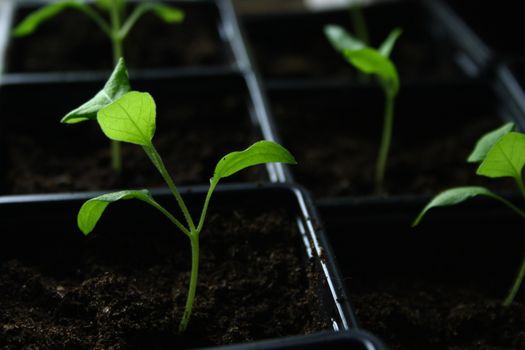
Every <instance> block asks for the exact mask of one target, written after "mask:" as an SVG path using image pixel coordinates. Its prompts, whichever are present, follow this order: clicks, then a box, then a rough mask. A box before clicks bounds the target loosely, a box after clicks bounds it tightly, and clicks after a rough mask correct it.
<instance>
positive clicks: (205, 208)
mask: <svg viewBox="0 0 525 350" xmlns="http://www.w3.org/2000/svg"><path fill="white" fill-rule="evenodd" d="M217 183H218V181H216V180H215V178H213V179H212V180H211V182H210V188H209V189H208V193H207V194H206V200H205V201H204V206H203V208H202V212H201V217H200V219H199V224H198V226H197V232H199V233H200V232H201V231H202V227H203V226H204V219H205V218H206V213H207V212H208V206H209V204H210V199H211V195H212V194H213V192H214V191H215V187H217Z"/></svg>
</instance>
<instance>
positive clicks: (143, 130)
mask: <svg viewBox="0 0 525 350" xmlns="http://www.w3.org/2000/svg"><path fill="white" fill-rule="evenodd" d="M124 72H125V68H124V63H123V62H122V61H121V62H120V63H119V65H118V67H117V69H116V71H115V72H114V73H113V74H112V78H110V80H109V81H108V83H107V84H106V87H105V88H104V89H107V87H108V86H109V87H111V89H109V92H110V93H112V95H111V96H112V97H114V98H115V100H114V101H113V102H112V103H109V104H105V105H104V106H102V107H101V108H98V107H99V105H96V102H93V101H97V96H98V95H97V96H95V98H94V99H92V100H91V101H89V102H88V103H87V104H85V105H84V106H82V107H80V108H79V109H77V110H76V112H72V113H70V114H68V115H67V116H65V117H64V118H63V119H62V122H63V123H78V122H81V121H85V120H96V121H97V122H98V124H99V125H100V128H101V129H102V132H103V133H104V134H105V135H106V136H107V137H108V138H109V139H111V140H115V141H121V142H128V143H132V144H136V145H139V146H142V148H143V149H144V152H146V154H147V155H148V157H149V158H150V160H151V162H152V163H153V165H154V166H155V168H157V170H158V171H159V173H160V174H161V176H162V178H163V179H164V180H165V182H166V184H167V185H168V187H169V188H170V190H171V192H172V194H173V196H174V197H175V200H176V202H177V204H178V206H179V208H180V210H181V211H182V213H183V216H184V220H185V224H183V223H182V222H181V221H179V220H178V219H177V218H176V217H175V216H174V215H173V214H171V213H170V212H169V211H168V210H166V209H164V208H163V207H162V206H161V205H160V204H159V203H157V202H156V201H155V200H154V199H153V197H152V196H151V194H150V193H149V192H148V191H147V190H127V191H119V192H114V193H108V194H104V195H102V196H98V197H96V198H93V199H90V200H88V201H87V202H85V203H84V204H83V205H82V207H81V208H80V211H79V213H78V217H77V223H78V227H79V228H80V230H81V231H82V232H83V233H84V234H85V235H88V234H89V233H90V232H92V231H93V229H94V228H95V226H96V224H97V222H98V220H99V219H100V217H101V216H102V214H103V213H104V211H105V210H106V208H107V206H108V205H109V204H110V203H113V202H116V201H119V200H126V199H138V200H141V201H143V202H146V203H148V204H150V205H151V206H153V207H154V208H156V209H157V210H159V211H160V212H161V213H162V214H164V215H165V216H166V217H167V218H168V219H169V220H170V221H171V222H172V223H173V224H174V225H175V226H176V227H177V228H178V229H179V230H180V231H181V232H182V233H183V234H185V235H186V236H187V237H188V238H189V240H190V243H191V254H192V264H191V275H190V284H189V289H188V296H187V300H186V306H185V309H184V314H183V316H182V319H181V322H180V325H179V330H180V331H181V332H182V331H184V330H186V328H187V326H188V322H189V319H190V316H191V312H192V308H193V304H194V301H195V293H196V289H197V278H198V273H199V237H200V233H201V232H202V229H203V227H204V221H205V219H206V213H207V211H208V206H209V204H210V199H211V196H212V194H213V192H214V190H215V188H216V187H217V185H218V183H219V181H220V180H221V179H223V178H226V177H229V176H231V175H233V174H235V173H237V172H239V171H241V170H243V169H245V168H248V167H251V166H254V165H258V164H264V163H271V162H281V163H289V164H295V163H296V162H295V159H294V157H293V156H292V155H291V154H290V153H289V152H288V151H287V150H286V149H284V148H283V147H282V146H280V145H278V144H276V143H273V142H270V141H259V142H256V143H255V144H253V145H252V146H250V147H249V148H247V149H245V150H244V151H241V152H233V153H229V154H228V155H226V156H224V157H223V158H222V159H221V160H220V161H219V162H218V163H217V165H216V167H215V172H214V174H213V177H212V178H211V180H210V187H209V189H208V193H207V195H206V199H205V201H204V205H203V208H202V211H201V214H200V218H199V221H198V222H197V224H195V221H193V218H192V216H191V214H190V212H189V210H188V208H187V206H186V203H185V202H184V199H183V198H182V196H181V195H180V192H179V191H178V189H177V187H176V186H175V184H174V182H173V179H172V178H171V176H170V175H169V173H168V171H167V170H166V167H165V166H164V162H163V160H162V158H161V157H160V155H159V153H158V152H157V150H156V149H155V146H153V141H152V140H153V136H154V134H155V129H156V123H155V119H156V105H155V101H154V100H153V98H152V97H151V95H149V94H147V93H142V92H136V91H130V92H127V93H124V94H122V95H121V96H119V97H117V96H118V95H120V93H121V92H123V91H126V90H127V89H129V86H128V85H126V84H125V82H126V81H125V80H123V79H119V78H118V77H119V76H121V75H122V74H123V73H124ZM120 83H123V85H122V86H121V85H120ZM103 91H104V90H103ZM94 106H96V107H94ZM96 109H98V110H97V111H96V112H94V111H95V110H96Z"/></svg>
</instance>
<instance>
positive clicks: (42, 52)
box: [7, 4, 229, 72]
mask: <svg viewBox="0 0 525 350" xmlns="http://www.w3.org/2000/svg"><path fill="white" fill-rule="evenodd" d="M182 8H183V9H185V10H186V18H185V21H184V22H183V23H180V24H167V23H164V22H163V21H162V20H161V19H159V18H158V17H156V15H154V14H152V13H149V14H146V15H144V17H143V18H141V19H140V20H139V21H138V22H137V25H136V26H135V28H134V29H133V30H132V31H131V32H130V34H129V37H128V38H127V40H126V42H125V47H124V55H125V57H126V62H127V64H128V67H129V68H131V69H140V68H165V67H180V66H203V65H218V64H228V63H229V57H228V51H227V50H228V49H227V47H226V44H225V43H224V42H223V41H222V39H221V38H220V36H219V33H218V25H219V23H218V21H219V18H218V13H217V12H218V11H217V9H216V8H215V7H213V6H210V5H203V4H201V5H199V4H191V5H187V6H183V7H182ZM28 13H30V11H28V10H20V11H19V13H18V14H17V16H16V18H15V23H19V21H20V20H21V19H23V18H24V16H25V15H27V14H28ZM112 55H113V54H112V49H111V44H110V41H109V39H108V38H106V37H105V36H104V34H103V33H102V32H101V30H100V29H99V28H98V26H97V25H96V24H95V23H94V22H93V21H92V20H91V19H90V18H88V17H87V16H86V15H84V14H82V13H79V12H78V11H74V10H67V11H65V12H64V13H62V14H59V15H58V16H57V17H56V18H53V19H51V20H49V21H47V22H46V23H44V24H43V25H42V26H41V27H40V28H39V29H38V30H37V31H36V32H35V33H34V34H33V35H31V36H29V37H24V38H13V39H12V40H11V44H10V46H9V48H8V58H7V71H9V72H38V71H75V70H76V71H82V70H92V69H97V70H99V69H100V70H111V68H112V67H113V63H112V57H113V56H112Z"/></svg>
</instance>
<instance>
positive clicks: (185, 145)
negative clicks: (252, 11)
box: [2, 96, 265, 194]
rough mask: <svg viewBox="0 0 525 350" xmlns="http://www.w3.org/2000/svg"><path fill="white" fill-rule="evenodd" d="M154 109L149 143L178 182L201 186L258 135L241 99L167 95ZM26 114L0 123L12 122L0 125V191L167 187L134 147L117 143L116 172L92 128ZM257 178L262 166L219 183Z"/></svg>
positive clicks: (101, 138)
mask: <svg viewBox="0 0 525 350" xmlns="http://www.w3.org/2000/svg"><path fill="white" fill-rule="evenodd" d="M171 106H173V107H171ZM50 110H51V109H47V110H46V111H48V112H49V111H50ZM157 112H158V113H157V131H156V135H155V137H154V139H153V143H154V145H155V147H156V148H157V150H158V151H159V153H160V155H161V157H163V159H164V163H165V165H166V167H167V168H168V171H169V172H170V174H171V175H172V176H173V178H174V181H175V183H177V184H181V185H192V184H207V183H208V182H209V179H210V178H211V177H212V176H213V171H214V169H215V165H216V163H217V162H218V161H219V159H220V158H221V157H222V156H224V155H225V154H227V153H229V152H233V151H238V150H242V149H244V148H246V147H248V146H249V145H250V144H251V143H253V142H254V141H256V140H257V139H258V138H259V137H258V135H256V132H255V129H254V127H253V126H252V125H251V122H250V117H249V115H247V114H248V112H247V110H246V105H245V103H244V100H243V99H242V98H240V97H236V96H220V97H206V98H204V97H202V99H184V98H183V99H181V100H178V99H176V98H175V96H172V97H171V98H169V99H164V98H163V99H159V100H157ZM12 113H15V112H14V111H13V112H12ZM6 114H7V113H6ZM30 117H31V118H33V122H31V123H26V122H22V123H20V120H19V121H17V120H12V121H8V122H7V123H11V122H13V123H14V124H10V125H7V126H6V125H4V131H5V136H4V137H6V141H7V144H6V145H5V147H4V152H6V153H7V159H8V161H7V164H6V166H5V168H4V169H6V170H7V173H6V174H5V181H4V186H3V187H4V188H3V191H2V192H3V193H8V194H24V193H46V192H68V191H84V190H102V189H114V188H148V187H149V188H151V187H162V186H166V184H165V183H164V182H163V180H162V177H161V176H160V174H159V173H158V172H157V170H156V169H155V167H154V166H153V164H152V163H151V161H150V160H149V159H148V158H147V156H146V154H145V153H144V151H143V149H142V148H141V147H140V146H137V145H132V144H125V143H123V144H122V162H123V170H122V173H121V175H120V176H119V175H117V174H116V173H115V172H114V171H113V170H112V168H111V151H110V142H109V140H108V139H107V138H105V137H104V135H103V134H102V131H101V130H100V128H99V126H98V125H97V124H96V123H82V124H78V125H73V126H70V125H62V124H60V123H59V122H58V119H59V118H58V117H53V119H51V121H50V118H46V117H42V116H39V118H36V114H35V115H30ZM46 131H47V132H46ZM264 174H265V169H264V167H263V166H260V167H253V168H251V169H247V170H245V171H243V172H241V173H239V174H236V175H235V176H232V177H231V178H228V179H225V181H235V182H246V181H251V182H257V181H260V180H264V179H265V175H264Z"/></svg>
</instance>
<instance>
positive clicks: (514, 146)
mask: <svg viewBox="0 0 525 350" xmlns="http://www.w3.org/2000/svg"><path fill="white" fill-rule="evenodd" d="M524 165H525V135H524V134H520V133H517V132H510V133H508V134H506V135H504V136H503V137H501V138H500V139H499V140H498V141H497V142H496V143H495V144H494V146H492V148H491V149H490V150H489V152H488V153H487V156H486V157H485V159H484V160H483V162H482V163H481V164H480V166H479V167H478V170H477V172H476V173H477V174H478V175H483V176H487V177H491V178H495V177H512V178H514V179H516V180H519V181H521V171H522V169H523V166H524Z"/></svg>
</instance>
